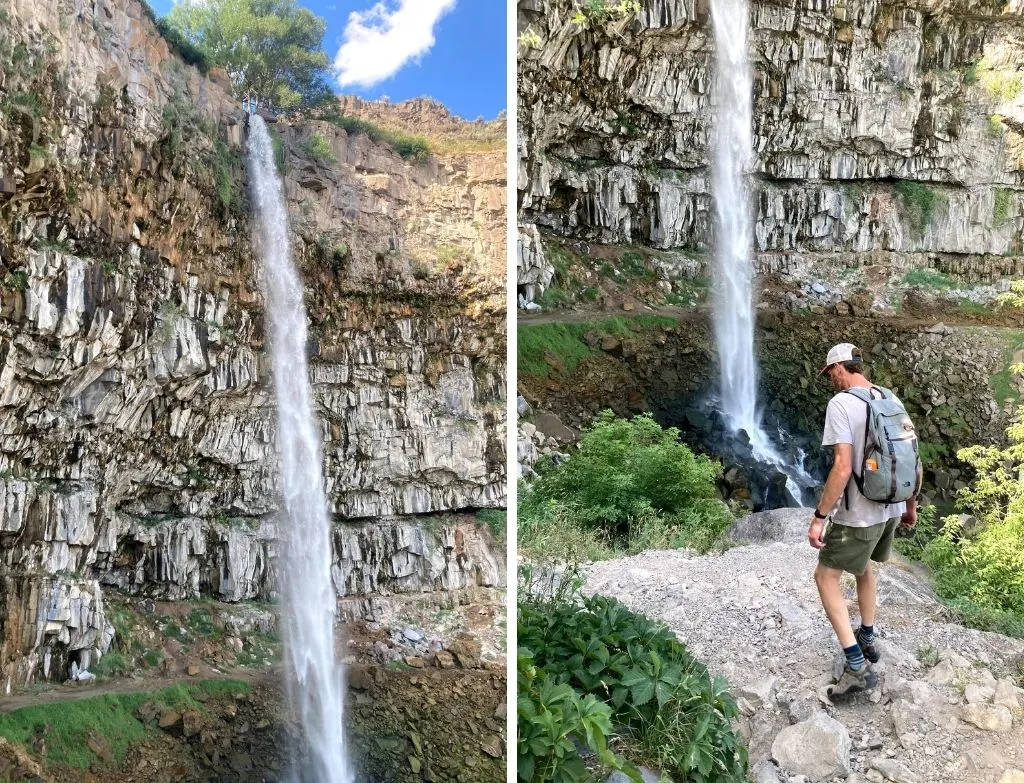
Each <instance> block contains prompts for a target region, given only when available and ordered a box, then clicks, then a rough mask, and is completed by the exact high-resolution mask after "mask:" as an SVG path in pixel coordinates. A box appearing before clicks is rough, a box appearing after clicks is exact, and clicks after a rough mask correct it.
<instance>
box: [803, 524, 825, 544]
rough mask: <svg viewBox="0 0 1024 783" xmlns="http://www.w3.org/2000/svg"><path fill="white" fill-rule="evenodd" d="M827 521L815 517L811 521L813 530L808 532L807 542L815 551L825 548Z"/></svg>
mask: <svg viewBox="0 0 1024 783" xmlns="http://www.w3.org/2000/svg"><path fill="white" fill-rule="evenodd" d="M824 533H825V520H824V519H818V518H817V517H814V518H813V519H812V520H811V528H810V530H808V531H807V540H808V541H809V542H810V544H811V546H813V547H814V548H815V549H824V548H825V536H824Z"/></svg>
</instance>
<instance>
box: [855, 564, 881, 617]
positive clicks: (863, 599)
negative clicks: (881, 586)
mask: <svg viewBox="0 0 1024 783" xmlns="http://www.w3.org/2000/svg"><path fill="white" fill-rule="evenodd" d="M877 595H878V591H877V588H876V586H875V569H874V566H872V565H871V563H868V567H867V568H865V569H864V573H863V574H861V575H860V576H858V577H857V606H858V607H859V608H860V624H861V625H866V626H868V627H874V625H875V603H876V601H877Z"/></svg>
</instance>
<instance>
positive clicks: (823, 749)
mask: <svg viewBox="0 0 1024 783" xmlns="http://www.w3.org/2000/svg"><path fill="white" fill-rule="evenodd" d="M850 747H851V745H850V734H849V732H847V730H846V727H845V726H844V725H843V724H842V723H840V722H839V721H837V720H835V719H834V718H830V717H829V716H828V715H826V714H825V713H824V712H821V711H819V712H816V713H814V714H813V715H812V716H811V717H810V718H808V719H807V720H805V721H801V722H800V723H797V724H795V725H793V726H788V727H786V728H784V729H783V730H782V731H780V732H779V735H778V736H777V737H776V738H775V742H773V743H772V758H773V759H775V761H776V762H778V764H779V766H780V767H782V768H783V769H785V770H787V771H788V772H791V773H793V774H795V775H804V776H805V777H807V779H808V780H811V781H818V780H828V779H830V778H833V777H835V776H837V775H838V776H841V777H846V776H847V775H848V774H849V773H850Z"/></svg>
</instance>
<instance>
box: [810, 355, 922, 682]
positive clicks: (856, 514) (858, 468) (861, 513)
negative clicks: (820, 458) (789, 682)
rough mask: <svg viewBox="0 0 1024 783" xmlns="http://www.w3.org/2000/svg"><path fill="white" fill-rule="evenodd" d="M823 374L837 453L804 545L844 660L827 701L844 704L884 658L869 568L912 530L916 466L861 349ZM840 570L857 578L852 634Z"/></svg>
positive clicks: (906, 427) (910, 440)
mask: <svg viewBox="0 0 1024 783" xmlns="http://www.w3.org/2000/svg"><path fill="white" fill-rule="evenodd" d="M820 374H822V375H823V374H827V375H828V378H829V380H830V381H831V382H832V386H833V387H834V388H835V389H836V391H837V392H838V393H837V394H836V395H835V396H834V397H833V398H832V399H831V400H830V401H829V403H828V409H827V412H826V414H825V431H824V437H823V438H822V445H823V446H832V447H833V450H834V454H833V463H832V470H831V471H830V472H829V474H828V479H827V480H826V482H825V488H824V490H823V491H822V494H821V499H820V500H819V501H818V506H817V508H816V509H815V510H814V517H813V518H812V519H811V526H810V529H809V530H808V531H807V538H808V540H809V541H810V544H811V546H812V547H814V548H815V549H817V550H819V555H818V566H817V568H816V569H815V571H814V581H815V582H816V583H817V586H818V594H819V595H820V596H821V604H822V606H823V607H824V609H825V613H826V614H827V615H828V619H829V622H831V623H832V628H833V629H835V632H836V636H837V637H839V643H840V645H841V646H842V648H843V653H844V654H845V656H846V663H845V666H844V668H843V673H842V676H841V677H840V678H839V681H838V682H836V683H835V684H834V685H833V686H832V687H831V688H829V691H828V695H829V698H831V699H833V700H834V701H842V700H843V699H845V698H847V697H850V696H852V695H853V694H855V693H858V692H861V691H866V690H869V689H871V688H873V687H874V685H875V682H876V677H875V675H874V672H872V671H871V668H870V667H869V666H868V662H871V663H877V662H878V660H879V658H880V657H881V656H880V655H879V652H878V650H877V649H876V647H875V598H876V589H875V573H874V570H873V567H872V565H871V562H870V561H872V560H874V561H875V562H876V563H884V562H885V561H886V560H888V559H889V552H890V549H891V548H892V540H893V535H894V533H895V530H896V526H897V524H899V525H900V526H901V527H904V528H908V529H909V528H912V527H914V525H915V524H916V523H917V493H918V492H919V491H920V485H921V465H920V461H919V459H918V457H917V437H916V433H914V430H913V424H912V423H911V422H910V418H909V417H908V416H907V415H906V411H905V409H904V408H903V404H902V403H901V402H900V401H899V400H898V399H896V397H895V395H893V393H892V392H891V391H889V390H888V389H883V388H881V387H879V386H874V385H872V384H871V382H870V381H869V380H868V379H867V377H866V375H865V368H864V360H863V356H862V353H861V350H860V349H859V348H857V347H855V346H854V345H852V344H851V343H841V344H839V345H836V346H834V347H833V348H832V350H830V351H829V352H828V358H827V359H826V361H825V367H824V368H823V369H822V370H821V373H820ZM879 415H881V416H882V417H883V418H882V419H881V424H879V423H878V422H879V419H878V416H879ZM881 441H885V442H884V443H882V442H881ZM901 458H902V462H901V463H900V462H899V460H900V459H901ZM911 471H913V472H911ZM890 474H891V477H890ZM890 478H891V481H890ZM880 486H881V487H882V489H881V490H880V489H879V487H880ZM877 498H881V499H877ZM826 521H827V522H828V524H826ZM844 571H846V572H847V573H851V574H853V575H854V576H855V577H856V579H857V605H858V608H859V610H860V622H861V625H860V627H859V628H858V629H857V630H856V631H854V629H853V628H852V627H851V624H850V614H849V612H848V611H847V608H846V601H845V600H844V598H843V593H842V590H841V587H840V578H841V577H842V574H843V572H844Z"/></svg>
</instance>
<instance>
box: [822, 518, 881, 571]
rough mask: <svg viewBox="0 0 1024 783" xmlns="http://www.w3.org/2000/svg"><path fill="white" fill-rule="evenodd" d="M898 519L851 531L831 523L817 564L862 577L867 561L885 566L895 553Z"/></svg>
mask: <svg viewBox="0 0 1024 783" xmlns="http://www.w3.org/2000/svg"><path fill="white" fill-rule="evenodd" d="M899 523H900V521H899V519H890V520H889V521H888V522H883V523H879V524H877V525H872V526H871V527H850V526H849V525H840V524H837V523H835V522H831V521H830V522H829V523H828V526H827V527H826V528H825V547H824V548H823V549H822V550H821V551H820V552H819V553H818V562H819V563H821V564H822V565H823V566H825V567H826V568H835V569H836V570H838V571H846V572H848V573H851V574H856V575H858V576H860V575H861V574H863V573H864V571H865V569H867V567H868V561H869V560H874V561H875V562H876V563H884V562H885V561H886V560H888V559H889V553H890V552H891V551H892V539H893V535H894V534H895V532H896V526H897V525H899Z"/></svg>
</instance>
